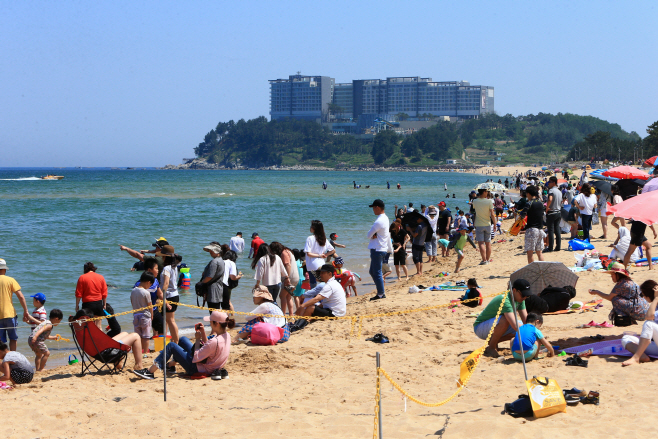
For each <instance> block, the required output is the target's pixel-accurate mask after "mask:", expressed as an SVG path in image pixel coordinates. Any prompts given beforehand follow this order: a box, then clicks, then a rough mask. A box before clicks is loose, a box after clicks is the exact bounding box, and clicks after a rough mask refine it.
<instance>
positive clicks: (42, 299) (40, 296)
mask: <svg viewBox="0 0 658 439" xmlns="http://www.w3.org/2000/svg"><path fill="white" fill-rule="evenodd" d="M30 297H33V298H35V299H37V300H38V301H39V302H41V303H46V295H45V294H43V293H36V294H33V295H31V296H30Z"/></svg>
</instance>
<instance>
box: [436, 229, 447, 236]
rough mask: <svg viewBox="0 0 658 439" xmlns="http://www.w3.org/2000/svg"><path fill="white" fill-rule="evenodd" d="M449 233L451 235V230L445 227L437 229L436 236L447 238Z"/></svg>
mask: <svg viewBox="0 0 658 439" xmlns="http://www.w3.org/2000/svg"><path fill="white" fill-rule="evenodd" d="M449 233H450V228H449V227H445V228H443V229H436V234H437V235H439V236H446V235H447V234H449Z"/></svg>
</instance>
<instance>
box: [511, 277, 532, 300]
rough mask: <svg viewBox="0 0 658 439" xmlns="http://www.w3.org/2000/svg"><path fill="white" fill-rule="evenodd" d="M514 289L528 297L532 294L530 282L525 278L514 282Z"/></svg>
mask: <svg viewBox="0 0 658 439" xmlns="http://www.w3.org/2000/svg"><path fill="white" fill-rule="evenodd" d="M512 289H515V290H518V291H519V292H520V293H521V295H522V296H525V297H528V296H531V295H532V293H530V282H528V281H527V280H525V279H517V280H515V281H514V283H513V284H512Z"/></svg>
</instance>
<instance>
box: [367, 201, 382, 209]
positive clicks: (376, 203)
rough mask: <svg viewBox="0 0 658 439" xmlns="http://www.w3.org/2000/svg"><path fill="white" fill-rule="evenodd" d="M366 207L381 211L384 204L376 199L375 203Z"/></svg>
mask: <svg viewBox="0 0 658 439" xmlns="http://www.w3.org/2000/svg"><path fill="white" fill-rule="evenodd" d="M368 207H381V208H382V209H383V208H384V202H383V201H382V200H380V199H376V200H375V201H373V202H372V204H371V205H370V206H368Z"/></svg>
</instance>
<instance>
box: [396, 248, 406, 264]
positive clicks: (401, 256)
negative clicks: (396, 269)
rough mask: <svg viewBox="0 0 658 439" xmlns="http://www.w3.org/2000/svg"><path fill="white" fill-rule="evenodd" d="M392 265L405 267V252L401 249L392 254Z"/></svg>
mask: <svg viewBox="0 0 658 439" xmlns="http://www.w3.org/2000/svg"><path fill="white" fill-rule="evenodd" d="M393 264H394V265H407V251H406V250H405V249H403V248H401V249H400V250H398V251H397V252H395V253H393Z"/></svg>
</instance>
